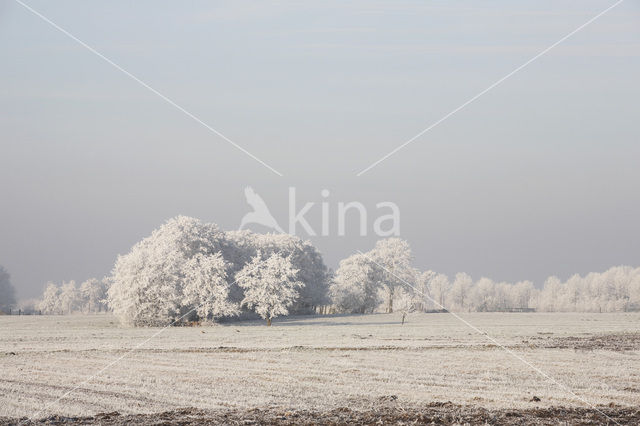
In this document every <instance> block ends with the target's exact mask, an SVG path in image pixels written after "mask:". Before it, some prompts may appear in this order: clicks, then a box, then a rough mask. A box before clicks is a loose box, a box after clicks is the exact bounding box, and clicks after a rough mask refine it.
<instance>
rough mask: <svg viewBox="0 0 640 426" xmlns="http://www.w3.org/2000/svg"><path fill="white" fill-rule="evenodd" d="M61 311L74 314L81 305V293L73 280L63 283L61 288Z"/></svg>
mask: <svg viewBox="0 0 640 426" xmlns="http://www.w3.org/2000/svg"><path fill="white" fill-rule="evenodd" d="M58 300H59V301H60V308H61V309H60V310H61V311H62V312H65V313H68V314H70V313H72V312H73V311H74V310H76V309H77V308H78V307H79V305H80V292H79V291H78V288H77V287H76V282H75V281H73V280H71V281H67V282H64V283H62V286H60V296H59V299H58Z"/></svg>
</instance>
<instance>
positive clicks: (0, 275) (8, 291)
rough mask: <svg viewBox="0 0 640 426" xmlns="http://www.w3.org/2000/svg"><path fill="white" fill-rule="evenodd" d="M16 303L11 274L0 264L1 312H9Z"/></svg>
mask: <svg viewBox="0 0 640 426" xmlns="http://www.w3.org/2000/svg"><path fill="white" fill-rule="evenodd" d="M15 304H16V294H15V289H14V288H13V285H12V284H11V276H10V275H9V273H8V272H7V270H6V269H4V267H3V266H2V265H0V312H4V313H7V312H9V310H10V309H11V308H13V307H14V306H15Z"/></svg>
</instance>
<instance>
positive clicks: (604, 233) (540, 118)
mask: <svg viewBox="0 0 640 426" xmlns="http://www.w3.org/2000/svg"><path fill="white" fill-rule="evenodd" d="M27 2H28V4H30V5H31V6H32V7H34V8H35V9H37V10H38V11H39V12H40V13H42V14H43V15H45V16H47V17H48V18H50V19H51V20H53V21H54V22H56V23H57V24H59V25H60V26H62V27H63V28H65V29H67V30H68V31H70V32H71V33H73V34H74V35H76V36H77V37H78V38H80V39H81V40H83V41H84V42H86V43H88V44H89V45H91V46H93V47H95V48H96V49H97V50H98V51H100V52H101V53H103V54H104V55H106V56H107V57H109V58H111V59H112V60H114V61H115V62H117V63H118V64H120V65H121V66H122V67H124V68H125V69H127V70H128V71H130V72H131V73H133V74H135V75H136V76H138V77H139V78H140V79H142V80H144V81H145V82H147V83H148V84H150V85H151V86H153V87H154V88H156V89H157V90H159V91H160V92H162V93H164V94H165V95H167V96H169V97H170V98H172V99H174V100H175V101H176V102H177V103H179V104H180V105H182V106H183V107H185V108H186V109H188V110H189V111H191V112H193V113H194V114H196V115H197V116H199V117H200V118H202V119H203V120H204V121H206V122H207V123H209V124H210V125H212V126H213V127H215V128H216V129H218V130H219V131H221V132H222V133H224V134H225V135H227V136H228V137H230V138H231V139H233V140H234V141H236V142H237V143H239V144H240V145H242V146H243V147H244V148H246V149H247V150H249V151H250V152H252V153H253V154H255V155H256V156H258V157H259V158H261V159H262V160H264V161H265V162H267V163H268V164H270V165H271V166H273V167H275V168H276V169H277V170H279V171H281V172H282V173H283V174H284V177H279V176H277V175H275V174H274V173H272V172H271V171H269V170H268V169H267V168H265V167H263V166H262V165H260V164H259V163H257V162H256V161H254V160H253V159H251V158H249V157H248V156H246V155H245V154H243V153H242V152H240V151H238V150H237V149H236V148H234V147H232V146H231V145H230V144H228V143H227V142H225V141H223V140H222V139H220V138H219V137H217V136H215V135H214V134H212V133H211V132H209V131H208V130H206V129H204V128H203V127H202V126H200V125H198V124H197V123H195V122H194V121H193V120H191V119H190V118H188V117H187V116H185V115H184V114H183V113H181V112H180V111H178V110H176V109H175V108H173V107H172V106H170V105H168V104H167V103H165V102H164V101H162V100H161V99H160V98H158V97H157V96H156V95H154V94H153V93H151V92H149V91H148V90H147V89H145V88H143V87H142V86H140V85H139V84H138V83H136V82H134V81H133V80H131V79H130V78H129V77H127V76H125V75H124V74H122V73H121V72H120V71H118V70H116V69H114V68H113V67H112V66H110V65H109V64H107V63H105V62H104V61H103V60H101V59H100V58H98V57H96V56H95V55H93V54H92V53H91V52H89V51H88V50H86V49H85V48H83V47H82V46H80V45H78V44H77V43H76V42H74V41H73V40H71V39H69V38H68V37H66V36H65V35H63V34H61V33H60V32H58V31H56V30H55V29H54V28H52V27H51V26H50V25H48V24H46V23H45V22H43V21H42V20H40V19H39V18H38V17H36V16H34V15H33V14H31V13H30V12H28V11H27V10H26V9H24V8H23V7H22V6H20V5H19V4H18V3H16V2H14V1H13V0H2V1H0V57H1V58H2V59H1V63H2V66H1V67H0V159H1V160H2V161H1V166H0V264H3V265H4V266H5V267H6V268H7V269H8V270H9V271H10V273H11V274H12V277H13V283H14V285H15V286H16V288H17V292H18V296H19V297H22V298H26V297H34V296H37V295H39V294H40V292H41V290H42V288H43V285H44V283H45V282H46V281H47V280H53V281H61V280H68V279H75V280H77V281H82V280H84V279H86V278H88V277H90V276H102V275H104V274H107V273H108V272H109V270H110V268H111V266H112V265H113V262H114V260H115V258H116V256H117V254H118V253H125V252H126V251H128V249H129V248H130V247H131V246H132V245H133V244H134V243H135V242H136V241H138V240H139V239H140V238H142V237H144V236H146V235H148V234H149V233H150V232H151V230H152V229H154V228H156V227H157V226H159V225H160V224H161V223H162V222H163V221H165V220H166V219H168V218H170V217H172V216H175V215H177V214H185V215H190V216H195V217H198V218H200V219H203V220H205V221H211V222H216V223H218V224H219V225H220V226H221V227H222V228H224V229H235V228H237V227H238V224H239V222H240V219H241V218H242V216H243V215H244V214H245V213H246V212H247V211H249V207H248V206H247V205H246V203H245V199H244V193H243V188H244V187H245V186H246V185H251V186H252V187H253V188H254V189H255V190H256V191H257V192H258V193H259V194H260V195H261V196H262V197H263V198H264V199H265V201H266V202H267V203H268V204H269V206H270V208H271V210H272V212H273V214H274V216H276V218H278V220H280V221H281V222H282V223H285V222H286V217H287V188H288V187H289V186H295V187H296V188H297V192H298V199H299V203H302V202H307V201H315V202H320V201H322V198H321V196H320V191H321V190H322V189H324V188H326V189H329V190H330V191H331V195H330V196H329V198H328V200H329V203H330V210H331V213H332V215H335V214H336V210H337V202H338V201H361V202H363V203H364V204H365V205H367V207H368V208H369V212H370V214H371V215H375V207H374V206H375V203H376V202H379V201H393V202H395V203H397V204H398V206H399V207H400V209H401V214H402V216H401V236H402V237H404V238H406V239H407V240H409V242H410V243H411V245H412V247H413V249H414V252H415V256H416V264H417V265H418V266H420V267H421V268H425V269H426V268H429V269H433V270H436V271H439V272H444V273H447V274H453V273H455V272H458V271H466V272H468V273H470V274H472V275H473V276H474V277H475V278H479V277H480V276H489V277H491V278H493V279H495V280H520V279H532V280H535V281H536V283H537V284H540V283H541V281H542V280H543V279H544V277H546V276H547V275H550V274H558V275H559V276H561V277H566V276H568V275H569V274H571V273H574V272H578V273H585V272H588V271H601V270H604V269H605V268H608V267H609V266H613V265H618V264H629V265H633V266H638V265H640V221H639V220H638V218H639V217H640V167H638V161H639V160H640V127H639V124H638V123H639V120H638V118H639V117H638V113H639V112H640V83H639V79H638V76H639V75H640V4H638V2H636V1H632V0H628V1H626V2H624V3H622V4H621V5H620V6H618V7H617V8H615V9H614V10H612V11H611V12H609V13H608V14H606V15H605V16H603V17H602V18H600V19H599V20H597V21H596V22H594V23H593V24H592V25H590V26H589V27H587V28H585V29H584V30H583V31H581V32H579V33H578V34H576V35H575V36H574V37H572V38H571V39H569V40H567V41H566V42H565V43H563V44H562V45H560V46H558V47H557V48H556V49H554V50H553V51H551V52H550V53H549V54H547V55H545V56H544V57H542V58H540V59H539V60H538V61H536V62H535V63H533V64H531V65H530V66H528V67H527V68H526V69H524V70H523V71H521V72H520V73H518V74H517V75H515V76H514V77H512V78H510V79H509V80H507V81H506V82H504V83H503V84H502V85H500V86H499V87H497V88H496V89H494V90H493V91H491V92H489V93H488V94H486V95H485V96H483V97H482V98H481V99H479V100H478V101H477V102H475V103H474V104H472V105H470V106H469V107H468V108H466V109H465V110H463V111H461V112H460V113H458V114H456V115H455V116H453V117H451V118H450V119H449V120H448V121H446V122H445V123H443V124H442V125H440V126H439V127H437V128H435V129H434V130H433V131H431V132H429V133H428V134H426V135H424V136H423V137H421V138H419V139H418V140H416V141H415V142H414V143H413V144H411V145H409V146H407V147H406V148H405V149H403V150H401V151H400V152H398V153H397V154H396V155H394V156H392V157H391V158H389V159H388V160H386V161H384V162H382V163H381V164H380V165H378V166H377V167H376V168H374V169H372V170H370V171H369V172H368V173H366V174H364V175H363V176H361V177H356V176H355V174H356V173H357V172H358V171H360V170H362V169H363V168H365V167H366V166H368V165H369V164H371V163H372V162H374V161H376V160H377V159H379V158H380V157H381V156H383V155H384V154H386V153H387V152H389V151H390V150H392V149H393V148H395V147H396V146H398V145H399V144H401V143H402V142H404V141H405V140H407V139H409V138H410V137H412V136H413V135H415V134H416V133H418V132H419V131H421V130H422V129H424V128H425V127H427V126H428V125H430V124H431V123H433V122H434V121H436V120H438V119H439V118H440V117H442V116H443V115H445V114H446V113H448V112H449V111H451V110H452V109H454V108H456V107H457V106H459V105H460V104H462V103H463V102H465V101H466V100H467V99H468V98H470V97H471V96H473V95H475V94H476V93H478V92H479V91H481V90H483V89H484V88H486V87H487V86H489V85H490V84H491V83H493V82H494V81H495V80H497V79H499V78H500V77H502V76H504V75H505V74H507V73H508V72H510V71H512V70H513V69H515V68H516V67H517V66H519V65H520V64H522V63H523V62H525V61H526V60H527V59H529V58H531V57H532V56H534V55H535V54H537V53H538V52H539V51H541V50H542V49H544V48H545V47H547V46H549V45H551V44H552V43H554V42H555V41H557V40H558V39H560V38H561V37H563V36H565V35H566V34H567V33H569V32H570V31H572V30H573V29H575V28H576V27H578V26H579V25H581V24H582V23H584V22H586V21H587V20H589V19H590V18H591V17H592V16H594V15H596V14H597V13H598V12H600V11H601V10H603V9H605V8H607V7H608V6H609V5H611V4H613V3H614V2H613V1H604V0H597V1H584V0H580V1H559V0H553V1H519V2H513V1H490V2H481V3H479V2H476V1H447V2H444V1H420V2H411V1H406V2H405V1H395V0H394V1H373V2H372V1H362V2H358V1H356V2H330V1H322V2H263V1H260V2H258V1H256V2H242V1H229V2H213V3H212V2H204V1H202V2H199V1H194V2H187V3H184V2H158V1H145V2H121V1H109V2H103V3H95V2H83V1H58V2H45V1H39V0H38V1H36V0H27ZM319 212H320V208H319V206H315V207H314V209H312V213H313V214H310V215H309V220H310V222H312V223H313V224H314V226H316V225H317V226H318V227H319V219H318V215H319ZM370 222H372V219H371V220H370ZM331 223H332V224H333V223H336V221H335V219H334V218H332V219H331ZM353 225H354V226H353V229H350V232H349V234H348V236H347V238H339V237H337V236H335V233H334V234H333V236H329V237H318V238H313V239H312V240H313V242H314V243H315V244H316V245H317V246H318V247H319V249H320V250H321V251H322V252H323V254H324V255H325V259H326V261H327V263H328V264H329V265H330V266H332V267H335V266H336V265H337V262H338V260H339V259H341V258H343V257H345V256H347V255H349V254H352V253H353V252H355V251H356V250H358V249H361V250H368V249H369V248H371V246H372V245H373V242H374V241H375V237H374V236H370V237H366V238H361V237H359V236H358V235H357V229H356V226H355V223H353ZM301 236H304V234H302V235H301Z"/></svg>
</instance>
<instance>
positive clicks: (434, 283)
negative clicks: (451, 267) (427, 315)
mask: <svg viewBox="0 0 640 426" xmlns="http://www.w3.org/2000/svg"><path fill="white" fill-rule="evenodd" d="M450 287H451V284H450V283H449V277H447V276H446V275H445V274H436V275H435V276H434V277H433V278H432V279H431V281H429V294H430V296H431V301H432V302H431V303H432V305H433V308H434V309H446V307H447V294H448V292H449V288H450Z"/></svg>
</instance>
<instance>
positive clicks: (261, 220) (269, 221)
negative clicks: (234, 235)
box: [238, 186, 285, 234]
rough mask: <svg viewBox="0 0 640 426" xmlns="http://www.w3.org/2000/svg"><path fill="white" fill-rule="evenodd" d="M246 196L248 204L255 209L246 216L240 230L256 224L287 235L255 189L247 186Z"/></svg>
mask: <svg viewBox="0 0 640 426" xmlns="http://www.w3.org/2000/svg"><path fill="white" fill-rule="evenodd" d="M244 196H245V198H246V199H247V204H249V205H250V206H251V207H252V208H253V211H252V212H249V213H247V214H245V215H244V217H243V218H242V221H241V222H240V228H238V230H242V229H243V228H244V227H245V226H246V225H249V224H251V223H255V224H258V225H262V226H266V227H267V228H271V229H275V230H276V231H278V232H280V233H282V234H284V233H285V232H284V231H283V230H282V228H280V225H278V222H276V219H275V218H274V217H273V215H272V214H271V212H270V211H269V208H268V207H267V204H266V203H265V202H264V200H263V199H262V197H261V196H259V195H258V194H257V193H256V192H255V191H254V190H253V188H251V187H250V186H247V187H246V188H245V189H244Z"/></svg>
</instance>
